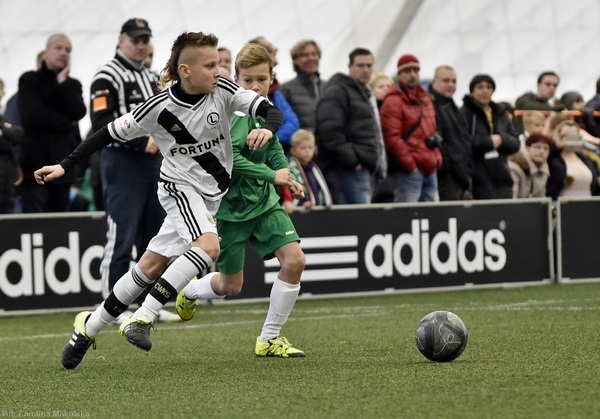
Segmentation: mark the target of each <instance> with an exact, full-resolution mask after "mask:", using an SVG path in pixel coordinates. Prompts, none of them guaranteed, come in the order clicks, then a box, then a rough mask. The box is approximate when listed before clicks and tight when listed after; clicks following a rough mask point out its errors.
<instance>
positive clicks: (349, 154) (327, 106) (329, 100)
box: [316, 48, 384, 204]
mask: <svg viewBox="0 0 600 419" xmlns="http://www.w3.org/2000/svg"><path fill="white" fill-rule="evenodd" d="M373 62H374V59H373V54H372V53H371V52H370V51H369V50H367V49H364V48H357V49H355V50H354V51H352V52H351V53H350V62H349V64H348V70H349V74H348V75H346V74H342V73H337V74H335V75H334V76H333V77H332V78H331V79H330V80H329V82H328V83H327V86H326V87H325V90H324V91H323V97H322V98H321V100H320V101H319V103H318V105H317V113H316V125H317V129H316V136H317V144H318V146H319V153H320V163H321V164H322V166H323V167H322V168H323V169H324V171H325V179H326V180H327V184H328V186H329V189H330V191H331V196H332V199H333V203H334V204H368V203H370V202H371V195H372V193H373V192H372V182H373V179H374V177H375V176H376V175H377V176H378V177H380V178H381V177H383V174H384V171H383V169H384V168H383V166H382V165H383V164H384V159H383V139H382V136H381V129H380V126H379V115H378V114H377V103H376V100H375V97H374V96H373V92H372V91H371V89H370V88H369V87H368V83H369V80H370V79H371V75H372V73H373Z"/></svg>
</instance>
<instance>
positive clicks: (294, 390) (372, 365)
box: [0, 283, 600, 418]
mask: <svg viewBox="0 0 600 419" xmlns="http://www.w3.org/2000/svg"><path fill="white" fill-rule="evenodd" d="M599 291H600V284H594V283H591V284H590V283H588V284H571V285H546V286H536V287H527V288H509V289H485V290H484V289H480V290H464V291H452V292H439V293H419V294H389V295H380V296H363V297H349V298H337V299H336V298H331V299H300V300H299V301H298V302H297V304H296V307H295V309H294V311H293V313H292V315H291V317H290V319H289V321H288V323H287V324H286V326H285V327H284V330H283V335H284V336H286V337H287V338H288V339H289V340H290V341H291V342H292V343H293V344H294V345H295V346H296V347H298V348H300V349H302V350H304V351H305V352H306V354H307V357H306V358H304V359H275V358H257V357H255V356H254V353H253V349H254V342H255V339H256V336H257V335H258V333H259V332H260V329H261V326H262V322H263V320H264V316H265V314H266V309H267V303H264V302H260V303H244V304H239V303H237V304H234V303H224V304H215V305H212V306H204V305H203V306H201V307H200V308H199V310H198V311H197V314H196V317H195V318H194V319H193V320H192V321H190V322H187V323H174V324H158V325H157V326H156V330H155V331H153V332H152V333H151V337H152V341H153V344H154V346H153V348H152V350H151V351H150V352H148V353H146V352H143V351H141V350H139V349H137V348H135V347H133V346H132V345H130V344H128V343H127V342H126V341H125V339H124V338H123V337H121V336H119V334H118V329H117V327H116V326H111V327H108V328H107V329H105V330H104V331H103V332H102V333H101V334H100V336H99V337H98V339H97V349H96V350H95V351H94V350H92V349H90V350H89V352H88V354H87V355H86V357H85V358H84V360H83V362H82V364H81V365H80V366H79V367H78V368H76V369H74V370H70V371H67V370H65V369H63V368H62V366H61V364H60V352H61V350H62V347H63V346H64V344H65V343H66V342H67V341H68V339H69V337H70V334H71V330H72V326H71V324H72V321H73V317H74V316H73V314H72V313H71V314H52V315H43V316H40V315H36V316H22V317H0V365H2V368H1V369H0V376H1V377H2V380H0V416H2V417H11V416H12V417H15V416H17V417H18V416H19V415H20V416H21V417H23V416H29V417H53V416H52V415H54V417H61V416H62V417H98V418H117V417H119V418H120V417H123V418H196V417H206V418H279V417H281V418H591V417H600V399H599V398H598V389H599V388H600V386H599V384H598V381H599V379H600V378H599V377H600V374H599V373H600V362H599V361H598V359H599V354H600V339H599V331H600V327H598V324H597V323H596V322H597V321H598V318H599V314H600V293H599ZM441 309H444V310H450V311H453V312H455V313H456V314H458V315H459V316H460V317H461V318H462V319H463V321H464V322H465V324H466V325H467V327H468V330H469V343H468V345H467V348H466V350H465V352H464V353H463V354H462V355H461V356H460V357H459V358H458V359H457V360H455V361H453V362H450V363H434V362H431V361H428V360H426V359H425V358H424V357H423V356H422V355H421V354H420V353H419V351H418V350H417V348H416V346H415V342H414V337H413V335H414V330H415V328H416V326H417V324H418V322H419V320H420V319H421V318H422V317H423V316H424V315H425V314H427V313H428V312H430V311H434V310H441Z"/></svg>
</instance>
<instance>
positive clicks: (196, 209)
mask: <svg viewBox="0 0 600 419" xmlns="http://www.w3.org/2000/svg"><path fill="white" fill-rule="evenodd" d="M217 44H218V39H217V38H216V37H215V36H214V35H212V34H208V35H207V34H203V33H201V32H200V33H193V32H190V33H182V34H181V35H179V36H178V37H177V39H176V40H175V42H174V43H173V47H172V49H171V57H170V59H169V61H168V63H167V66H166V67H165V70H164V72H163V76H162V77H161V82H163V84H167V83H172V85H171V87H169V88H168V89H166V90H164V91H162V92H161V93H159V94H157V95H156V96H154V97H152V98H150V99H148V100H147V101H146V102H144V104H142V105H141V106H139V107H138V108H136V109H135V110H134V111H133V112H131V113H128V114H125V115H123V116H121V117H119V118H117V119H116V120H115V121H113V122H112V123H110V124H109V125H108V126H107V127H106V128H103V129H102V130H100V131H98V132H96V133H95V134H94V135H93V136H91V137H90V138H89V139H87V140H86V141H85V142H83V143H82V144H81V145H80V146H78V147H77V148H76V149H75V150H74V151H73V153H71V154H70V155H69V156H68V157H66V158H65V159H64V160H63V161H62V162H61V163H60V164H58V165H54V166H44V167H43V168H41V169H39V170H37V171H36V172H35V178H36V181H37V182H38V183H40V184H44V183H45V182H49V181H52V180H54V179H56V178H58V177H60V176H62V175H63V174H64V173H65V172H66V171H68V170H72V169H73V168H74V166H75V165H76V164H77V163H78V162H80V161H82V160H83V159H85V158H86V157H87V156H89V155H90V154H91V153H92V152H94V151H96V150H98V149H100V148H102V147H103V146H105V145H107V144H109V143H111V142H112V141H128V140H129V139H132V138H136V137H139V136H140V135H147V134H150V135H152V136H153V138H154V140H155V141H156V143H157V145H158V147H159V148H160V150H161V153H162V154H163V157H164V159H163V164H162V166H161V181H160V184H159V188H158V195H159V200H160V202H161V204H162V205H163V207H164V209H165V211H166V213H167V216H166V217H165V220H164V222H163V225H162V227H161V229H160V231H159V233H158V234H157V235H156V236H155V237H154V238H153V239H152V240H151V242H150V244H149V245H148V249H147V250H146V251H145V252H144V254H143V255H142V257H141V258H140V260H139V261H138V263H137V264H136V265H135V266H134V268H133V269H132V270H131V271H130V272H128V273H126V274H125V275H123V276H122V277H121V279H119V281H118V282H117V283H116V284H115V286H114V288H113V290H112V291H111V293H110V294H109V296H108V297H107V298H106V299H105V300H104V301H103V302H102V304H101V305H100V306H99V307H98V308H97V309H96V310H95V311H94V312H89V311H84V312H81V313H79V314H78V315H77V316H76V317H75V322H74V330H73V335H72V338H71V339H70V340H69V342H68V343H67V344H66V345H65V347H64V349H63V352H62V359H61V360H62V364H63V366H64V367H65V368H67V369H71V368H75V367H76V366H77V365H79V363H80V362H81V360H82V359H83V356H84V355H85V353H86V351H87V350H88V349H89V347H90V346H92V345H94V346H95V336H96V335H97V334H98V333H99V332H100V331H101V330H102V329H103V328H104V326H106V325H107V324H108V323H109V322H111V321H113V320H114V319H115V318H116V317H118V316H119V314H121V313H122V312H124V311H125V310H126V309H127V307H128V306H129V305H130V304H131V303H132V302H133V301H134V300H135V299H136V298H137V296H139V295H140V294H141V293H142V291H143V290H144V289H145V288H146V287H147V286H148V285H149V284H151V283H153V282H154V281H155V280H156V279H158V280H157V281H156V282H155V284H154V286H153V287H152V289H151V291H150V293H149V294H148V296H147V297H146V300H145V302H144V307H145V312H144V320H143V321H142V320H140V321H138V319H137V318H136V316H135V315H134V316H132V318H130V319H129V320H128V321H126V322H125V323H123V324H122V325H121V328H120V330H121V333H123V334H125V336H126V337H127V338H128V336H130V335H135V336H139V335H140V334H141V335H143V334H149V329H150V327H151V324H152V323H153V322H154V320H155V318H156V315H157V314H158V311H159V310H160V309H161V308H162V307H163V306H164V304H165V303H166V302H167V301H169V299H171V298H175V296H176V295H177V293H178V292H179V291H180V290H181V289H183V287H184V286H185V285H186V284H187V283H188V282H189V280H191V279H192V278H193V277H195V276H196V275H198V274H199V273H200V272H201V271H202V270H204V269H206V268H207V267H209V266H210V265H212V263H213V262H214V261H215V260H216V259H217V257H218V255H219V238H218V234H217V229H216V226H215V222H214V220H213V216H214V214H215V213H216V211H217V209H218V207H219V203H220V199H221V198H222V197H223V195H224V194H225V193H226V192H227V188H228V186H229V183H230V180H231V171H232V166H233V152H232V146H231V136H230V133H229V128H230V122H229V121H230V117H231V115H232V114H233V113H234V112H235V111H241V112H244V113H247V114H248V115H252V116H258V115H260V116H263V117H265V118H266V123H265V124H264V125H263V127H262V128H261V129H256V130H253V131H252V132H251V133H250V134H249V135H248V138H247V141H248V145H249V147H251V148H258V147H261V146H263V145H264V144H266V143H267V142H268V140H269V139H270V138H271V137H272V136H273V134H274V133H275V132H276V131H277V129H278V127H279V125H280V124H281V121H282V114H281V112H280V111H279V109H277V108H276V107H274V106H273V105H271V104H270V103H269V102H268V101H267V100H265V98H263V97H261V96H259V95H258V94H256V93H255V92H253V91H249V90H244V89H243V88H241V87H239V86H238V85H236V84H235V83H233V82H230V81H228V80H226V79H224V78H220V77H219V67H218V60H219V57H218V52H217ZM276 181H277V182H278V184H279V185H282V186H293V183H292V178H291V177H290V175H289V173H287V176H285V177H283V176H282V177H279V178H278V179H276ZM179 255H181V256H179ZM172 256H173V257H174V256H179V257H177V258H176V259H175V261H174V262H173V263H171V265H169V267H168V268H167V269H166V270H164V267H165V266H167V263H168V261H169V259H170V258H171V257H172ZM163 271H164V272H163ZM128 340H130V339H129V338H128ZM130 342H132V343H134V342H133V341H132V340H130ZM134 344H135V343H134ZM136 346H138V345H136ZM142 349H145V350H149V349H150V348H149V347H148V348H146V347H143V348H142Z"/></svg>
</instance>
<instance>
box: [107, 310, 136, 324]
mask: <svg viewBox="0 0 600 419" xmlns="http://www.w3.org/2000/svg"><path fill="white" fill-rule="evenodd" d="M131 316H133V312H132V311H129V310H125V311H124V312H122V313H121V314H119V317H117V318H116V319H114V320H113V321H112V322H110V323H108V325H109V326H120V325H121V323H123V322H124V321H125V320H126V319H128V318H130V317H131Z"/></svg>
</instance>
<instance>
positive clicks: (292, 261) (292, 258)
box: [282, 252, 306, 273]
mask: <svg viewBox="0 0 600 419" xmlns="http://www.w3.org/2000/svg"><path fill="white" fill-rule="evenodd" d="M305 266H306V256H305V255H304V253H303V252H297V253H294V254H293V255H289V256H288V257H286V259H285V261H283V264H282V268H283V269H285V270H287V271H289V272H294V273H301V272H302V271H304V267H305Z"/></svg>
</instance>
